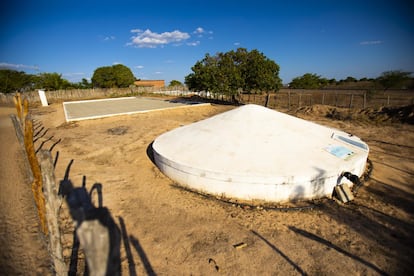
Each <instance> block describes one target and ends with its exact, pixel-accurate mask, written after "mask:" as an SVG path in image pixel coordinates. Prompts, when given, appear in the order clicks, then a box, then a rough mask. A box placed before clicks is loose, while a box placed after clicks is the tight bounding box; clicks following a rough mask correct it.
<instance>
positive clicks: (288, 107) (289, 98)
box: [288, 91, 290, 111]
mask: <svg viewBox="0 0 414 276" xmlns="http://www.w3.org/2000/svg"><path fill="white" fill-rule="evenodd" d="M288 110H289V111H290V91H289V92H288Z"/></svg>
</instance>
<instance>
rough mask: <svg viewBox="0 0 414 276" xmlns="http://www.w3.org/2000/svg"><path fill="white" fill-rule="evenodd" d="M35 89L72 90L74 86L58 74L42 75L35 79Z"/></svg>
mask: <svg viewBox="0 0 414 276" xmlns="http://www.w3.org/2000/svg"><path fill="white" fill-rule="evenodd" d="M33 80H34V86H35V88H42V89H45V90H48V91H53V90H61V89H67V88H71V86H72V84H71V83H70V82H69V81H68V80H65V79H63V78H62V75H61V74H58V73H42V74H39V75H36V76H34V77H33Z"/></svg>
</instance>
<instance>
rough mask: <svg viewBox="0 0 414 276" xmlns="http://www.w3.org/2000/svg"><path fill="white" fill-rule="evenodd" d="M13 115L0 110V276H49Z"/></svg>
mask: <svg viewBox="0 0 414 276" xmlns="http://www.w3.org/2000/svg"><path fill="white" fill-rule="evenodd" d="M14 113H15V109H14V108H9V107H0V156H1V159H0V275H51V273H50V268H51V262H50V258H49V255H48V252H47V249H46V242H45V239H44V237H43V236H42V235H41V234H40V233H39V222H38V221H39V220H38V217H37V212H36V207H35V203H34V200H33V196H32V191H31V188H30V183H28V181H27V179H25V177H26V176H25V173H24V169H25V167H24V165H23V164H24V163H23V154H22V151H21V147H20V144H19V143H18V141H17V138H16V135H15V131H14V127H13V124H12V121H11V120H10V118H9V116H8V115H9V114H14Z"/></svg>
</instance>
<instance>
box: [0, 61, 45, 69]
mask: <svg viewBox="0 0 414 276" xmlns="http://www.w3.org/2000/svg"><path fill="white" fill-rule="evenodd" d="M0 68H4V69H11V70H39V69H40V68H39V66H37V65H26V64H13V63H7V62H0Z"/></svg>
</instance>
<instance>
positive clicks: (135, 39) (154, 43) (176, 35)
mask: <svg viewBox="0 0 414 276" xmlns="http://www.w3.org/2000/svg"><path fill="white" fill-rule="evenodd" d="M131 32H132V33H134V34H135V35H133V36H132V37H131V42H130V43H128V44H127V45H130V46H135V47H139V48H156V47H158V46H161V47H162V46H164V45H167V44H170V43H177V42H180V41H183V40H187V39H189V38H190V35H189V34H188V33H186V32H181V31H178V30H175V31H172V32H164V33H154V32H152V31H151V30H149V29H147V30H145V31H142V30H140V29H134V30H131Z"/></svg>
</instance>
